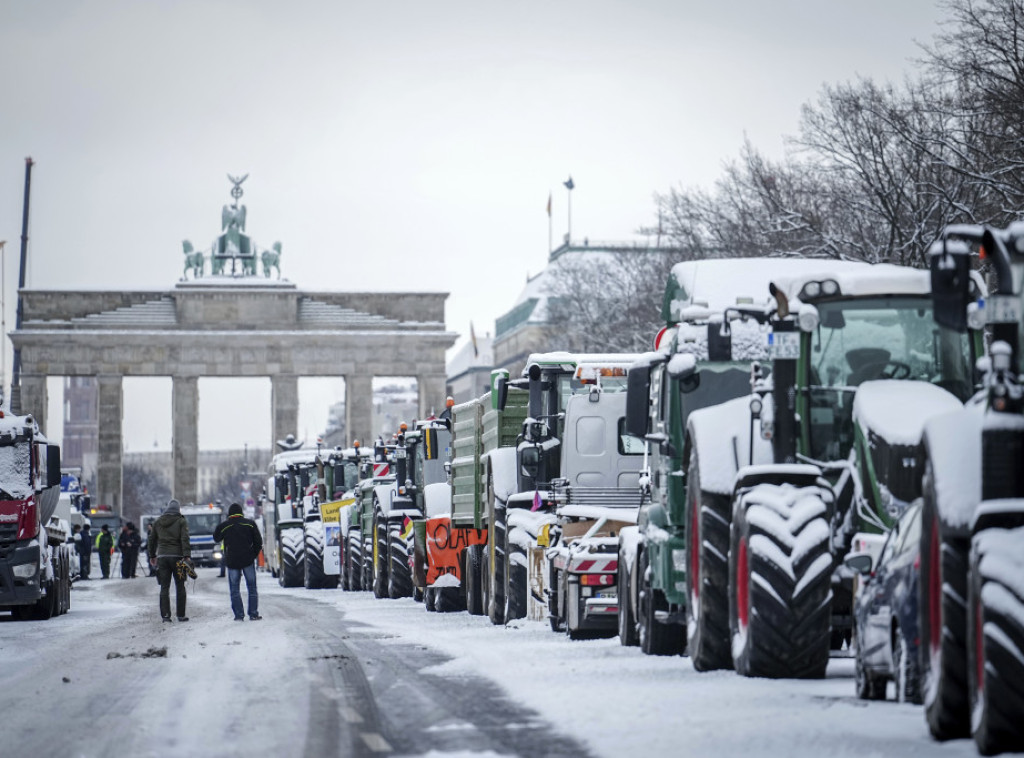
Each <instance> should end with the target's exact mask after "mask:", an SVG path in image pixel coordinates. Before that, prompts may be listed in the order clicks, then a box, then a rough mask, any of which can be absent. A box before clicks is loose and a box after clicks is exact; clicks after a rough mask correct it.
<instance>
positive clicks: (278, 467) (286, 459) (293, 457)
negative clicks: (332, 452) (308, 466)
mask: <svg viewBox="0 0 1024 758" xmlns="http://www.w3.org/2000/svg"><path fill="white" fill-rule="evenodd" d="M315 460H316V448H312V447H305V448H302V449H301V450H288V451H286V452H283V453H278V454H277V455H275V456H274V460H273V461H272V465H273V466H274V470H275V471H287V470H288V466H290V465H293V464H296V463H313V462H314V461H315Z"/></svg>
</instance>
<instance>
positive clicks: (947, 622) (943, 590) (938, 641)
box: [918, 461, 970, 740]
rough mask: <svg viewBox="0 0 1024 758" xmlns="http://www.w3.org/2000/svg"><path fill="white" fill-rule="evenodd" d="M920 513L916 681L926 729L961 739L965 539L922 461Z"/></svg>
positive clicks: (965, 716) (966, 727)
mask: <svg viewBox="0 0 1024 758" xmlns="http://www.w3.org/2000/svg"><path fill="white" fill-rule="evenodd" d="M923 490H924V505H923V508H922V511H921V553H920V555H921V576H920V578H919V579H918V593H919V599H920V603H919V607H918V614H919V615H918V618H919V620H920V630H921V681H922V682H927V683H928V684H927V686H926V687H925V692H924V708H925V715H926V717H927V719H928V728H929V729H930V730H931V733H932V736H933V737H935V739H937V740H948V739H956V738H959V737H967V736H968V735H969V734H970V720H969V711H968V702H967V607H966V603H965V599H966V598H967V558H968V550H969V545H968V539H967V538H966V537H965V536H963V535H962V534H958V533H957V530H955V529H953V528H952V527H950V526H949V525H948V524H946V523H945V522H944V520H943V519H942V517H941V514H940V512H939V508H938V502H937V499H936V493H935V484H934V476H933V474H932V470H931V461H928V462H926V463H925V470H924V487H923Z"/></svg>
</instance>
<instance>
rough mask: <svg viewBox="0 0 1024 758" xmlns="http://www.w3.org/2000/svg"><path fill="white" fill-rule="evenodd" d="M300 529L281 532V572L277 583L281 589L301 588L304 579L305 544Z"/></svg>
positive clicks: (294, 528) (296, 527)
mask: <svg viewBox="0 0 1024 758" xmlns="http://www.w3.org/2000/svg"><path fill="white" fill-rule="evenodd" d="M304 539H305V538H304V536H303V534H302V527H298V526H292V527H288V528H287V529H282V530H281V572H280V574H281V575H280V577H279V578H278V581H279V582H280V583H281V586H282V587H301V586H302V583H303V580H304V579H305V573H306V571H305V566H304V564H305V562H306V560H305V559H306V556H305V552H306V551H305V549H304V548H305V544H304Z"/></svg>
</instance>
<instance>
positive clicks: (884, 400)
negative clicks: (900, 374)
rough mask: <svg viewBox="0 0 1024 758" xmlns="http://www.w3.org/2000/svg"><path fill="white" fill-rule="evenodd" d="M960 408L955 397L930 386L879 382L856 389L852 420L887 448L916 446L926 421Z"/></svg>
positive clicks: (867, 383)
mask: <svg viewBox="0 0 1024 758" xmlns="http://www.w3.org/2000/svg"><path fill="white" fill-rule="evenodd" d="M961 408H963V405H962V404H961V403H960V401H959V400H957V399H956V397H954V396H953V395H952V394H951V393H949V392H947V391H946V390H944V389H942V388H941V387H938V386H936V385H934V384H929V383H928V382H906V381H900V380H898V379H881V380H878V381H871V382H864V383H863V384H861V385H860V386H859V387H858V388H857V394H856V396H855V397H854V400H853V417H854V419H856V421H857V422H858V423H859V424H860V426H861V428H862V429H864V431H865V432H867V431H869V430H870V431H873V432H874V433H875V434H877V435H878V436H880V437H881V438H882V439H884V440H885V441H886V442H888V443H889V444H890V445H916V444H918V443H919V442H920V441H921V435H922V434H923V432H924V425H925V422H927V421H928V419H930V418H934V417H935V416H940V415H943V414H946V413H954V412H955V411H958V410H960V409H961Z"/></svg>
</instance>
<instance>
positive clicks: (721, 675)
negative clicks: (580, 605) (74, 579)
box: [0, 569, 976, 758]
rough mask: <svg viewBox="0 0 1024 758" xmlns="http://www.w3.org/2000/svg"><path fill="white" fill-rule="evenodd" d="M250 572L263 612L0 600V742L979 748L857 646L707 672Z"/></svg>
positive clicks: (213, 588)
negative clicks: (940, 738) (22, 611)
mask: <svg viewBox="0 0 1024 758" xmlns="http://www.w3.org/2000/svg"><path fill="white" fill-rule="evenodd" d="M259 578H260V591H261V612H262V613H263V615H264V617H265V618H264V621H261V622H255V623H254V622H249V621H246V622H244V623H236V622H233V621H232V620H231V614H230V610H229V607H228V602H227V586H226V580H223V579H219V578H217V576H216V572H215V571H214V570H212V569H204V570H200V578H199V580H198V582H197V583H196V588H195V589H196V591H195V592H194V593H193V595H192V596H190V599H189V615H190V617H191V619H192V620H191V621H190V622H188V623H187V624H161V623H160V620H159V616H158V613H157V610H156V585H155V582H154V581H153V580H152V579H144V578H139V579H136V580H128V581H125V580H121V579H111V580H108V581H96V580H94V581H91V582H87V583H83V584H82V585H80V587H79V588H78V589H76V590H75V592H74V593H73V597H72V610H71V612H70V613H69V614H68V615H66V616H63V617H60V618H56V619H51V620H50V621H46V622H16V621H13V620H12V619H10V618H9V617H8V616H7V615H5V614H0V672H2V675H0V681H2V683H3V686H2V689H0V707H2V708H3V711H4V712H5V713H8V714H11V713H12V712H13V713H15V714H17V718H16V719H12V718H7V719H5V727H4V741H3V749H2V751H0V752H2V754H3V755H5V756H23V755H24V756H40V755H42V756H47V755H61V756H78V755H82V756H93V755H95V756H104V757H105V758H106V757H107V756H110V755H138V756H147V755H153V756H164V755H174V756H182V755H199V756H207V755H209V756H230V755H247V756H251V755H274V756H321V755H358V754H363V755H432V756H451V755H459V754H463V755H469V754H472V755H499V754H507V755H530V756H540V755H584V754H586V753H587V752H590V753H593V754H594V755H601V756H617V757H621V756H647V755H664V756H677V755H692V756H743V758H750V756H762V755H763V756H797V757H799V756H808V758H809V757H810V756H814V757H815V758H818V756H825V755H828V756H856V758H870V757H871V756H894V757H895V756H915V755H920V756H930V755H936V756H973V755H976V753H975V751H974V746H973V743H971V742H969V741H966V740H960V741H957V742H952V743H947V744H938V743H935V742H933V741H932V740H931V739H930V737H929V736H928V732H927V728H926V726H925V722H924V716H923V714H922V711H921V708H920V707H915V706H910V705H898V704H896V703H892V702H884V703H866V702H863V701H858V700H857V699H856V698H855V697H854V694H853V679H852V676H853V665H852V661H851V660H849V659H845V660H843V659H837V660H833V662H832V664H831V666H830V667H829V676H828V678H826V679H824V680H820V681H768V680H747V679H742V678H740V677H737V676H736V675H734V674H732V673H728V672H718V673H713V674H700V673H697V672H695V671H694V670H693V668H692V666H691V665H690V663H689V660H688V659H685V658H653V657H647V656H643V655H642V654H640V652H639V651H638V650H637V649H636V648H623V647H621V646H619V644H618V641H617V640H615V639H611V640H590V641H579V642H570V641H569V640H568V639H567V638H565V637H564V636H562V635H556V634H553V633H552V632H551V631H550V630H549V629H548V627H547V625H546V624H540V623H537V622H525V621H520V622H516V623H515V624H513V625H511V626H509V627H493V626H491V625H490V624H489V623H488V622H487V621H486V619H483V618H478V617H470V616H468V615H467V614H465V613H461V614H450V615H439V614H428V613H426V612H425V611H424V609H423V606H422V605H420V604H417V603H414V602H413V601H411V600H374V599H373V598H372V596H371V595H370V594H369V593H344V592H341V591H320V592H315V591H308V590H284V589H281V588H280V587H278V586H277V584H276V582H273V581H272V580H271V579H270V577H269V576H268V575H266V574H260V576H259ZM154 648H155V649H156V653H148V651H150V650H151V649H154ZM161 648H166V657H147V653H148V655H156V654H158V653H159V651H160V649H161ZM108 654H116V655H115V656H113V657H108ZM65 680H67V681H65ZM488 680H489V681H488ZM538 714H539V715H538Z"/></svg>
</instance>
